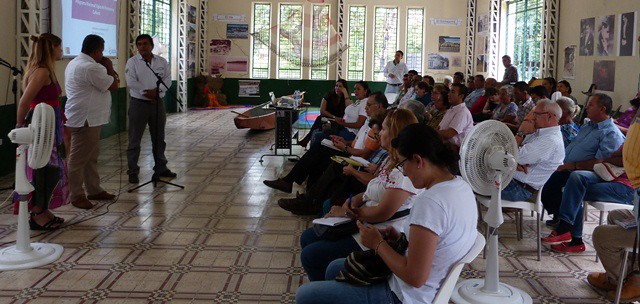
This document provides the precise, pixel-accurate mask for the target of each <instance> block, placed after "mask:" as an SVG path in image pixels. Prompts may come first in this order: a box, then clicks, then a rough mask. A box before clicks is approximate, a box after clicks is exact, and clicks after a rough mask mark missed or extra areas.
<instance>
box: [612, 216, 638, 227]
mask: <svg viewBox="0 0 640 304" xmlns="http://www.w3.org/2000/svg"><path fill="white" fill-rule="evenodd" d="M613 222H614V223H615V224H616V225H618V226H620V227H622V228H624V229H632V228H636V227H638V221H637V220H636V219H635V218H626V219H620V220H613Z"/></svg>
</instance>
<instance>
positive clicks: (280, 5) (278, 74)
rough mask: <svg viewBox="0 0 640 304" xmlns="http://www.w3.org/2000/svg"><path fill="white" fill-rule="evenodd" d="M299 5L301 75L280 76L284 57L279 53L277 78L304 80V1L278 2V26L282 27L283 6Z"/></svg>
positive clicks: (279, 46) (278, 43)
mask: <svg viewBox="0 0 640 304" xmlns="http://www.w3.org/2000/svg"><path fill="white" fill-rule="evenodd" d="M288 5H290V6H299V7H300V18H301V19H300V69H299V71H300V74H299V75H300V76H299V77H297V78H295V77H294V78H288V77H281V76H280V70H281V67H280V63H281V62H282V60H283V58H282V56H280V55H278V59H277V60H276V78H277V79H287V80H302V79H304V77H303V76H304V75H303V70H302V56H304V44H305V43H304V4H303V3H291V2H281V3H278V26H279V27H280V26H281V25H280V24H281V21H282V7H283V6H288ZM280 36H281V35H280V34H278V42H277V45H278V54H281V50H280V48H281V45H280ZM286 70H291V71H293V69H286Z"/></svg>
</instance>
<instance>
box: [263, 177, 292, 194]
mask: <svg viewBox="0 0 640 304" xmlns="http://www.w3.org/2000/svg"><path fill="white" fill-rule="evenodd" d="M263 183H264V184H265V185H267V187H269V188H273V189H276V190H280V191H282V192H286V193H291V190H292V188H293V185H292V184H290V183H288V182H286V181H285V180H283V179H281V178H279V179H274V180H265V181H263Z"/></svg>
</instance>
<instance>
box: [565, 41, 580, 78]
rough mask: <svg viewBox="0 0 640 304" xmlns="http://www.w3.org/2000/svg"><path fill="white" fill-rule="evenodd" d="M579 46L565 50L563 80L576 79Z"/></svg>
mask: <svg viewBox="0 0 640 304" xmlns="http://www.w3.org/2000/svg"><path fill="white" fill-rule="evenodd" d="M577 48H578V46H576V45H570V46H568V47H566V48H564V65H563V67H562V78H565V79H575V78H576V49H577Z"/></svg>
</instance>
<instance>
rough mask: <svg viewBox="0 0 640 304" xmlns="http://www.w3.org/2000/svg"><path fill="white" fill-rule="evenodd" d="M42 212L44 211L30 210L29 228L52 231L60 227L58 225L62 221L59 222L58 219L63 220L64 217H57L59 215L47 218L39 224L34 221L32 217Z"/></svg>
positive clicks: (60, 224)
mask: <svg viewBox="0 0 640 304" xmlns="http://www.w3.org/2000/svg"><path fill="white" fill-rule="evenodd" d="M43 213H44V211H41V212H32V213H31V216H30V217H29V229H31V230H44V231H52V230H57V229H60V227H61V226H62V222H60V220H62V221H63V222H64V219H62V218H59V217H55V218H53V219H52V220H49V221H48V222H46V223H45V224H44V225H39V224H38V223H36V221H35V220H34V219H33V217H34V216H36V215H41V214H43Z"/></svg>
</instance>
